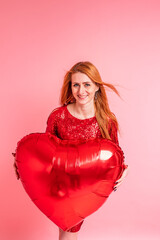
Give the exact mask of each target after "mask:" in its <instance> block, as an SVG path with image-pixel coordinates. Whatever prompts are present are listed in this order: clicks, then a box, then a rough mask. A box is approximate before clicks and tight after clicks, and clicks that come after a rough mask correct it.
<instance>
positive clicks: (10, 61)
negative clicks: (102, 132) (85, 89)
mask: <svg viewBox="0 0 160 240" xmlns="http://www.w3.org/2000/svg"><path fill="white" fill-rule="evenodd" d="M159 13H160V2H159V1H158V0H157V1H156V0H134V1H127V0H119V1H118V0H114V1H111V0H110V1H109V0H81V1H75V0H68V1H65V0H59V1H58V0H57V1H56V0H55V1H54V0H52V1H51V0H45V1H44V0H28V1H22V0H15V1H11V0H5V1H4V0H3V1H1V6H0V18H1V23H0V33H1V37H0V47H1V49H0V64H1V69H0V75H1V76H0V79H1V80H0V81H1V87H0V90H1V93H0V102H1V145H2V146H1V152H0V154H1V161H0V170H1V174H0V189H1V204H0V213H1V218H0V239H3V240H10V239H13V240H21V239H23V240H29V239H35V240H43V239H45V240H47V239H48V240H49V239H58V230H57V227H56V226H55V225H54V224H53V223H52V222H51V221H50V220H49V219H48V218H47V217H45V216H44V215H43V214H42V213H41V212H40V211H39V210H38V209H37V208H36V207H35V205H34V204H33V203H32V202H31V200H30V199H29V197H28V196H27V194H26V193H25V191H24V189H23V187H22V185H21V182H20V181H17V180H16V177H15V174H14V171H13V167H12V164H13V158H12V156H11V152H13V151H14V150H15V147H16V143H17V141H18V140H20V139H21V138H22V137H23V136H25V135H26V134H28V133H31V132H43V131H44V130H45V127H46V119H47V117H48V115H49V113H50V112H51V111H52V109H53V108H55V107H56V106H58V104H59V93H60V88H61V84H62V80H63V76H64V74H65V72H66V70H68V68H70V67H71V66H72V65H73V64H74V63H76V62H77V61H80V60H89V61H91V62H93V63H94V64H95V65H96V66H97V68H98V69H99V71H100V73H101V76H102V78H103V80H104V81H106V82H111V83H114V84H116V85H119V87H118V90H119V91H120V93H121V96H122V98H123V100H121V99H120V98H118V97H117V96H116V95H115V94H113V93H110V92H108V97H109V101H110V105H111V109H112V111H113V112H114V113H115V114H116V116H117V117H118V119H119V123H120V126H121V135H120V137H119V140H120V145H121V147H122V148H123V150H124V152H125V156H126V162H127V163H128V164H129V167H130V172H129V175H128V177H127V179H126V181H125V182H124V183H123V185H122V186H121V187H120V188H119V189H118V190H117V192H115V193H112V195H111V196H110V198H109V200H108V201H107V202H106V204H105V205H104V206H103V207H102V208H101V209H99V211H98V212H96V213H95V214H93V215H92V216H90V217H88V218H87V219H86V220H85V223H84V224H83V226H82V229H81V231H80V233H79V239H101V240H103V239H111V240H121V239H123V240H124V239H127V240H128V239H129V240H132V239H136V240H139V239H141V240H143V239H145V240H146V239H154V240H156V239H159V237H160V229H159V226H158V224H159V214H160V207H159V201H160V193H159V175H160V174H159V169H160V147H159V135H160V128H159V122H160V114H159V110H158V109H159V102H160V100H159V96H160V93H159V89H160V81H159V80H160V79H159V78H160V72H159V66H160V44H159V43H160V29H159V23H160V14H159Z"/></svg>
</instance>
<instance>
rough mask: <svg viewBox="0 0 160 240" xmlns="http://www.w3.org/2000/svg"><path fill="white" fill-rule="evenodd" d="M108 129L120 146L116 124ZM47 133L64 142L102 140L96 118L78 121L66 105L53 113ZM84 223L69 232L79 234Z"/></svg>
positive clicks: (112, 124)
mask: <svg viewBox="0 0 160 240" xmlns="http://www.w3.org/2000/svg"><path fill="white" fill-rule="evenodd" d="M108 128H109V129H108V130H109V134H110V137H111V139H112V141H113V142H115V143H117V144H118V137H117V129H116V127H115V124H114V123H113V122H109V126H108ZM46 132H50V133H51V134H54V135H56V136H57V137H59V138H60V139H63V140H65V139H66V140H69V139H70V140H71V139H72V140H73V139H90V138H102V135H101V132H100V129H99V125H98V122H97V120H96V117H92V118H87V119H83V120H82V119H78V118H76V117H74V116H73V115H71V113H70V112H69V111H68V109H67V106H66V105H65V106H62V107H58V108H56V109H54V110H53V111H52V113H51V114H50V116H49V118H48V121H47V128H46ZM82 223H83V221H81V222H80V223H79V224H77V225H76V226H74V227H72V228H71V229H69V230H67V231H68V232H78V231H79V230H80V228H81V225H82Z"/></svg>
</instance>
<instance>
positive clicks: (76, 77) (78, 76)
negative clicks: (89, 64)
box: [71, 72, 92, 83]
mask: <svg viewBox="0 0 160 240" xmlns="http://www.w3.org/2000/svg"><path fill="white" fill-rule="evenodd" d="M71 82H72V83H73V82H76V83H82V82H92V80H91V79H90V78H89V77H88V76H87V75H86V74H85V73H81V72H77V73H73V74H72V77H71Z"/></svg>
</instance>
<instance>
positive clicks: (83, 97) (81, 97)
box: [78, 95, 88, 99]
mask: <svg viewBox="0 0 160 240" xmlns="http://www.w3.org/2000/svg"><path fill="white" fill-rule="evenodd" d="M87 96H88V95H87ZM87 96H79V95H78V97H79V98H80V99H85V98H86V97H87Z"/></svg>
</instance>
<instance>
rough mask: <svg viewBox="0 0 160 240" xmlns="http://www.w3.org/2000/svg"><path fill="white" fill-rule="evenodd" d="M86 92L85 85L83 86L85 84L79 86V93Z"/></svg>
mask: <svg viewBox="0 0 160 240" xmlns="http://www.w3.org/2000/svg"><path fill="white" fill-rule="evenodd" d="M84 92H85V88H84V86H83V85H80V86H79V94H80V95H83V94H84Z"/></svg>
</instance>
